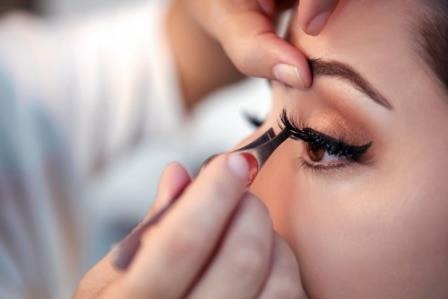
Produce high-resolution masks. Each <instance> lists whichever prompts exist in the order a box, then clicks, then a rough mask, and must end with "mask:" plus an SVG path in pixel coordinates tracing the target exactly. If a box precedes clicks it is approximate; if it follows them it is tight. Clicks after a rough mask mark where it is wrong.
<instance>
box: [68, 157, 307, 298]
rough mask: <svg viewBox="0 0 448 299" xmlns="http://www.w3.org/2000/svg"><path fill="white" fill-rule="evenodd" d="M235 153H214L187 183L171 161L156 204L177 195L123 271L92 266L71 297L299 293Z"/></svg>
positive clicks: (286, 253) (291, 261) (292, 263)
mask: <svg viewBox="0 0 448 299" xmlns="http://www.w3.org/2000/svg"><path fill="white" fill-rule="evenodd" d="M248 168H249V167H248V164H247V162H245V159H244V158H243V157H242V156H239V155H237V156H234V155H232V156H228V155H225V156H219V157H217V158H216V159H214V160H213V161H212V162H210V164H209V165H207V167H206V168H205V169H204V170H203V171H201V174H200V175H199V176H198V178H197V179H196V180H195V181H194V182H192V183H190V178H189V176H188V175H187V173H186V172H185V170H184V169H183V168H182V167H181V166H179V165H177V164H173V165H171V166H169V167H168V168H167V170H166V171H165V173H164V175H163V176H162V180H161V183H160V185H159V192H158V196H157V200H156V203H155V207H156V208H155V209H156V210H157V209H160V208H161V207H163V206H164V205H165V204H166V203H167V202H169V201H170V200H171V199H172V198H173V196H175V194H178V193H179V191H180V190H183V189H185V190H184V192H183V194H182V195H181V196H180V197H179V198H178V199H177V200H176V203H175V204H174V206H172V207H171V209H170V210H168V211H167V213H166V214H165V215H164V216H163V218H162V219H161V220H160V222H159V223H158V224H156V225H155V226H153V227H151V228H150V229H148V230H147V232H146V233H145V234H144V235H143V237H142V239H141V241H142V245H141V247H140V249H139V251H138V252H137V255H136V257H135V258H134V260H133V262H132V264H131V265H130V267H129V268H128V269H127V271H125V272H123V273H115V274H108V275H106V277H102V276H104V273H106V272H107V273H111V272H112V271H110V270H109V271H105V268H104V265H102V266H101V265H100V266H97V267H99V269H101V267H103V269H102V270H99V269H98V270H95V269H93V270H92V271H91V273H90V274H88V275H87V276H86V277H85V278H84V279H83V282H82V283H81V285H80V288H79V290H78V293H77V297H76V298H108V299H110V298H130V299H135V298H185V297H186V298H266V299H268V298H306V295H305V292H304V290H303V287H302V285H301V281H300V273H299V267H298V265H297V261H296V258H295V256H294V254H293V252H292V250H291V249H290V247H289V246H288V245H287V243H286V241H284V240H283V239H282V238H281V237H280V236H279V235H278V234H276V233H275V231H274V229H273V227H272V222H271V219H270V217H269V213H268V211H267V209H266V207H265V206H264V205H263V203H262V202H261V201H260V200H258V199H257V198H255V197H254V196H252V195H250V194H248V193H247V192H246V187H245V185H246V183H247V180H248V177H249V169H248Z"/></svg>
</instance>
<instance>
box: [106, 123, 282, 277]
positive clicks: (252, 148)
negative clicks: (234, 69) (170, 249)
mask: <svg viewBox="0 0 448 299" xmlns="http://www.w3.org/2000/svg"><path fill="white" fill-rule="evenodd" d="M289 136H290V134H289V132H288V131H287V130H286V129H283V130H282V131H281V132H280V133H279V134H278V135H275V132H274V129H273V128H270V129H268V130H267V131H266V132H265V133H264V134H262V135H261V136H260V137H258V138H257V139H256V140H254V141H253V142H251V143H249V144H248V145H245V146H244V147H241V148H239V149H237V150H234V151H232V152H241V153H251V154H252V155H253V156H254V157H255V159H256V160H257V162H258V169H260V168H261V167H263V165H264V163H265V162H266V160H267V159H268V158H269V157H270V156H271V154H272V153H273V152H274V151H275V150H276V149H277V148H278V147H279V146H280V144H282V143H283V141H285V140H286V139H288V137H289ZM215 156H216V155H213V156H211V157H210V158H208V159H207V160H205V162H204V163H203V164H202V167H204V166H205V165H207V164H208V162H210V161H211V160H212V159H213V158H214V157H215ZM175 202H176V201H175V200H171V201H170V202H169V203H168V204H167V205H166V206H165V207H163V208H162V209H161V210H160V211H158V212H157V213H156V214H155V215H154V216H153V217H151V218H150V219H148V220H147V221H144V222H142V223H140V224H139V225H137V226H136V227H135V228H134V229H133V230H132V232H131V233H130V234H129V235H127V236H126V237H125V238H124V239H123V240H122V241H121V242H120V243H119V244H118V245H117V246H116V248H115V250H114V253H115V255H114V258H113V263H114V266H115V267H116V268H117V269H120V270H125V269H127V268H128V267H129V265H130V264H131V262H132V260H133V258H134V256H135V254H136V253H137V251H138V248H139V247H140V238H141V236H142V234H143V233H144V232H145V231H146V230H147V229H148V228H150V227H151V226H153V225H155V224H156V223H157V222H158V221H159V220H160V219H161V218H162V217H163V215H164V214H165V213H166V211H168V210H169V209H170V208H171V206H172V205H173V204H174V203H175Z"/></svg>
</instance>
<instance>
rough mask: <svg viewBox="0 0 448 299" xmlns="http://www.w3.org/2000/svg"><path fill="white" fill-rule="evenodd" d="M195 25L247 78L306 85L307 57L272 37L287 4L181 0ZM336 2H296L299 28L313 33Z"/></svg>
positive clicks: (276, 0)
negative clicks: (185, 4)
mask: <svg viewBox="0 0 448 299" xmlns="http://www.w3.org/2000/svg"><path fill="white" fill-rule="evenodd" d="M184 1H185V3H187V5H188V9H189V11H190V13H191V14H192V15H193V16H194V18H195V19H196V20H197V21H198V23H199V24H200V25H201V26H202V27H203V28H204V29H205V30H207V31H208V32H209V34H211V35H212V36H213V37H214V38H216V39H217V40H218V41H219V42H220V43H221V44H222V46H223V47H224V49H225V50H226V52H227V54H228V55H229V57H230V58H231V60H232V61H233V62H234V63H235V65H236V66H237V68H238V69H239V70H240V71H241V72H243V73H245V74H246V75H250V76H258V77H265V78H269V79H274V80H279V81H282V82H283V83H286V84H288V85H291V86H294V87H300V88H303V87H308V86H310V84H311V81H312V79H311V75H310V70H309V66H308V63H307V59H306V58H305V56H304V55H303V54H302V53H301V52H300V51H299V50H298V49H297V48H295V47H293V46H292V45H290V44H289V43H287V42H286V41H284V40H282V39H281V38H279V37H278V36H277V35H276V34H275V26H274V23H275V20H276V17H277V15H278V12H279V11H280V10H282V9H285V8H291V7H293V6H294V3H297V1H291V0H184ZM338 2H339V1H338V0H301V1H300V4H299V7H298V12H297V13H299V22H300V25H301V27H302V29H303V30H304V31H305V32H306V33H308V34H311V35H317V34H319V33H320V31H321V30H322V29H323V27H324V25H325V24H326V22H327V20H328V18H329V16H330V15H331V13H332V11H333V10H334V8H335V7H336V5H337V3H338Z"/></svg>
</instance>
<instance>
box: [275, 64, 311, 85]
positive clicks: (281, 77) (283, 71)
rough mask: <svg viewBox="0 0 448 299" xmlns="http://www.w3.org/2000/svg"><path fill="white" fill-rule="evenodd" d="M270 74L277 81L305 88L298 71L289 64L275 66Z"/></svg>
mask: <svg viewBox="0 0 448 299" xmlns="http://www.w3.org/2000/svg"><path fill="white" fill-rule="evenodd" d="M272 72H273V73H274V76H275V78H276V79H277V80H278V81H281V82H283V83H285V84H287V85H289V86H293V87H299V88H304V87H305V84H304V82H303V80H302V77H301V76H300V73H299V69H298V68H297V67H295V66H292V65H289V64H277V65H276V66H274V68H273V69H272Z"/></svg>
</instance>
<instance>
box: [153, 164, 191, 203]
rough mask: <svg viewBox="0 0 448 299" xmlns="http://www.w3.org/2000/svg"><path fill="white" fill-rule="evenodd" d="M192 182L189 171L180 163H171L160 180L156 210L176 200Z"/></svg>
mask: <svg viewBox="0 0 448 299" xmlns="http://www.w3.org/2000/svg"><path fill="white" fill-rule="evenodd" d="M190 182H191V177H190V175H189V174H188V171H187V170H186V169H185V168H184V167H183V166H182V165H181V164H180V163H179V162H171V163H169V164H168V165H167V166H166V167H165V170H164V171H163V173H162V176H161V179H160V183H159V192H158V196H157V198H158V200H157V202H156V203H155V206H156V208H158V207H160V206H161V205H163V204H164V203H165V202H167V201H170V200H173V199H175V198H176V197H177V196H178V195H179V194H180V193H181V192H182V191H183V190H184V189H185V187H186V186H187V185H188V184H190Z"/></svg>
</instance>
